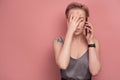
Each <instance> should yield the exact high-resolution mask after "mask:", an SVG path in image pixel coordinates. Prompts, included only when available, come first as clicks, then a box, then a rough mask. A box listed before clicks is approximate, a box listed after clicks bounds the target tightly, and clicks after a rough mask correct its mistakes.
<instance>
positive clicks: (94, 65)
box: [89, 47, 100, 75]
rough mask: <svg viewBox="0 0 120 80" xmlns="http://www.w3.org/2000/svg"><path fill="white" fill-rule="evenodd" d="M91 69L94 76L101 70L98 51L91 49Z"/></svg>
mask: <svg viewBox="0 0 120 80" xmlns="http://www.w3.org/2000/svg"><path fill="white" fill-rule="evenodd" d="M89 69H90V72H91V73H92V75H96V74H97V73H98V72H99V70H100V60H99V57H98V53H97V52H96V49H95V48H93V47H89Z"/></svg>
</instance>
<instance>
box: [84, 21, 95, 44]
mask: <svg viewBox="0 0 120 80" xmlns="http://www.w3.org/2000/svg"><path fill="white" fill-rule="evenodd" d="M85 29H87V36H86V39H87V41H88V44H94V34H93V25H92V24H91V23H89V22H86V23H85Z"/></svg>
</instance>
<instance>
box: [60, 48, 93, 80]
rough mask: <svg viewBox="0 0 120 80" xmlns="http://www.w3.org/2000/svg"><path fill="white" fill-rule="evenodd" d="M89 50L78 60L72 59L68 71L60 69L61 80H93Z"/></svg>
mask: <svg viewBox="0 0 120 80" xmlns="http://www.w3.org/2000/svg"><path fill="white" fill-rule="evenodd" d="M88 53H89V52H88V50H87V51H86V52H85V53H84V54H83V55H82V56H81V57H80V58H78V59H74V58H72V57H70V62H69V65H68V67H67V69H65V70H63V69H60V74H61V80H91V73H90V71H89V66H88V64H89V63H88V61H89V55H88Z"/></svg>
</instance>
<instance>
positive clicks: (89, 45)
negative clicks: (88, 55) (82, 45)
mask: <svg viewBox="0 0 120 80" xmlns="http://www.w3.org/2000/svg"><path fill="white" fill-rule="evenodd" d="M88 47H89V48H91V47H93V48H95V47H96V45H95V44H88Z"/></svg>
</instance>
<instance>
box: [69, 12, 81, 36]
mask: <svg viewBox="0 0 120 80" xmlns="http://www.w3.org/2000/svg"><path fill="white" fill-rule="evenodd" d="M80 22H81V19H80V17H79V16H73V15H72V14H71V15H70V17H68V21H67V26H68V31H70V33H72V34H73V33H74V31H75V30H76V28H77V26H78V24H79V23H80Z"/></svg>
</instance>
